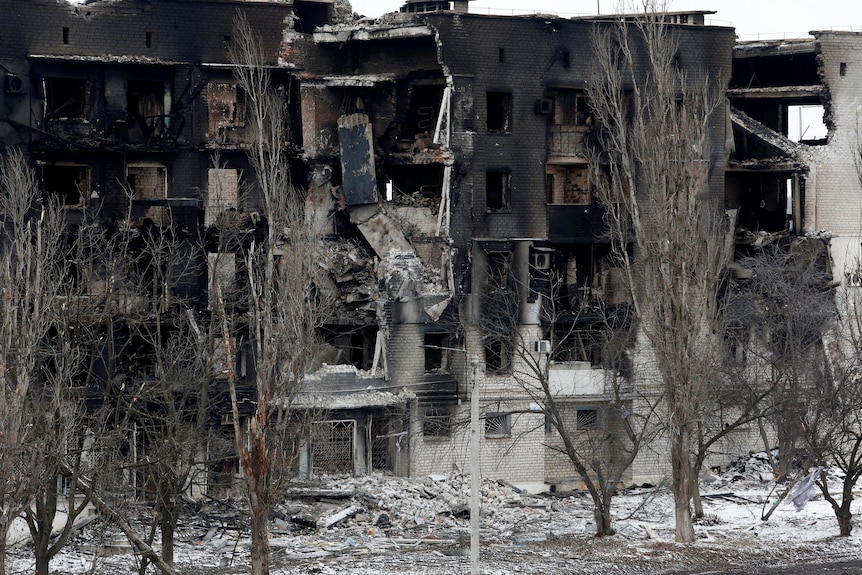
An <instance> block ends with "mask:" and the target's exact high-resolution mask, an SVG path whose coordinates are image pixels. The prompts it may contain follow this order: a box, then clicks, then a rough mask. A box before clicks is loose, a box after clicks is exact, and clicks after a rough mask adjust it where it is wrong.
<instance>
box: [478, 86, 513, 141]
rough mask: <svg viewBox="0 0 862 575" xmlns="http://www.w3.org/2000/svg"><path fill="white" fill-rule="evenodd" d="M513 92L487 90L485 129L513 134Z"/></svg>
mask: <svg viewBox="0 0 862 575" xmlns="http://www.w3.org/2000/svg"><path fill="white" fill-rule="evenodd" d="M513 104H514V102H513V98H512V92H504V91H500V90H488V91H487V92H485V129H486V130H487V132H488V133H489V134H511V133H512V120H513V118H514V113H513V110H514V105H513Z"/></svg>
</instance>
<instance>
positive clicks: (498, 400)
mask: <svg viewBox="0 0 862 575" xmlns="http://www.w3.org/2000/svg"><path fill="white" fill-rule="evenodd" d="M4 4H6V6H5V11H6V13H8V14H9V15H10V16H9V18H7V19H6V20H5V21H4V26H10V27H14V28H16V29H18V30H22V31H25V33H24V35H23V39H22V41H21V42H20V43H17V44H14V45H13V44H10V43H9V42H4V43H3V44H2V53H0V57H2V59H0V64H2V66H3V68H4V74H5V80H4V82H5V83H4V90H3V94H2V101H3V105H4V112H3V120H4V121H3V122H2V123H0V141H2V143H3V144H4V145H19V146H23V147H25V148H26V150H27V151H28V154H29V156H30V158H31V159H32V161H33V163H34V165H36V166H37V167H38V170H39V177H40V179H41V183H42V185H43V186H44V189H45V192H46V193H47V194H51V195H53V196H55V197H59V198H60V199H61V201H62V202H63V204H64V205H65V206H66V207H67V214H68V217H69V219H70V221H73V222H74V221H77V222H79V223H80V222H99V223H100V225H103V226H106V227H109V228H111V229H112V230H116V231H117V233H127V234H132V235H134V236H135V237H141V238H151V237H158V238H170V240H171V242H172V244H171V245H178V246H180V248H181V249H180V250H179V251H180V253H182V254H185V255H184V258H185V259H186V260H187V261H189V262H193V263H194V265H191V264H190V265H187V266H168V268H169V269H168V270H167V271H165V273H164V276H165V278H167V280H165V281H164V282H162V283H163V284H164V285H165V286H169V287H168V288H166V289H164V290H162V291H163V292H164V293H165V297H166V298H168V299H170V300H171V301H180V300H182V301H185V302H192V303H193V307H194V309H195V310H200V314H199V315H200V317H204V316H205V315H206V311H207V309H208V308H209V307H210V306H211V304H212V297H213V294H211V293H209V290H208V285H209V282H210V280H211V279H213V277H214V276H218V277H219V278H230V277H237V278H238V277H240V276H241V275H242V272H243V270H242V269H241V268H242V265H243V258H241V257H228V258H224V257H219V245H221V244H223V242H225V241H228V242H233V243H232V244H231V245H235V249H236V253H237V256H239V255H241V254H242V252H243V250H244V249H247V245H246V244H245V243H244V242H248V241H251V240H253V239H254V238H255V237H257V236H258V235H259V234H260V233H262V230H263V229H264V227H265V222H266V214H265V213H263V210H262V208H261V204H260V202H261V199H260V193H259V191H258V190H257V188H256V184H255V176H254V170H253V169H252V168H251V165H250V163H249V160H248V159H247V153H246V152H247V148H248V144H249V141H248V138H250V137H251V136H252V134H251V133H250V131H249V128H248V127H247V125H246V121H245V116H246V114H245V108H246V101H245V100H246V95H245V94H244V93H243V91H242V90H241V89H240V88H239V87H238V85H237V82H236V79H235V78H234V76H233V73H232V69H231V65H230V61H229V58H228V53H229V51H230V48H231V46H232V45H233V43H234V42H235V38H234V37H233V34H234V32H233V28H232V21H233V17H234V14H235V13H236V10H237V9H238V8H241V9H242V10H243V11H245V13H246V14H247V17H248V19H249V21H250V22H251V24H252V27H253V28H254V29H255V30H256V31H257V32H258V33H259V35H260V37H261V38H262V39H263V41H264V49H265V50H266V53H267V54H271V61H270V63H269V68H270V70H271V72H272V78H273V83H274V86H273V88H274V89H275V90H277V91H278V93H279V94H282V95H283V96H284V98H285V101H286V102H287V106H288V112H289V119H288V122H287V125H286V126H285V131H286V135H287V141H288V142H289V153H290V157H291V165H292V173H293V181H294V182H295V183H296V184H297V185H300V186H302V187H305V188H306V189H307V193H308V197H309V199H310V200H311V201H313V202H315V203H316V204H317V205H320V206H325V208H326V209H325V210H323V212H324V214H325V215H324V216H321V218H320V221H317V222H315V226H317V228H318V229H320V230H321V237H320V246H321V250H322V252H321V253H322V256H321V258H320V265H321V267H322V268H323V269H325V271H326V273H327V278H328V279H327V285H326V286H322V287H325V289H326V290H327V292H328V293H330V294H332V295H333V297H334V299H335V305H334V306H333V309H332V311H331V313H329V314H328V315H327V318H326V320H325V322H324V324H323V325H322V326H321V329H320V339H321V341H322V342H323V346H322V349H321V351H320V353H318V354H317V357H316V363H315V365H314V368H313V370H312V372H311V373H309V375H308V377H307V378H306V381H305V382H304V384H303V388H302V390H301V393H300V394H299V396H298V398H297V399H296V404H295V405H296V407H298V408H300V409H308V410H316V412H317V413H319V414H320V415H319V417H318V418H317V421H316V423H315V425H314V426H313V429H312V432H311V433H310V436H309V437H308V439H307V441H305V442H304V446H303V448H302V453H301V456H300V459H299V462H298V471H299V472H301V473H305V474H315V473H322V472H348V473H368V472H371V471H387V472H393V473H396V474H400V475H423V474H428V473H432V472H438V471H448V470H451V469H453V468H460V469H466V468H468V467H469V461H468V451H469V450H468V448H467V444H468V440H469V436H470V430H469V424H468V420H469V417H468V413H469V397H470V391H471V386H472V385H474V384H475V385H478V386H479V389H480V393H481V405H480V410H481V419H480V423H479V425H480V431H481V441H482V472H483V473H485V474H487V475H490V476H494V477H496V478H500V479H504V480H508V481H511V482H514V483H518V484H523V485H529V486H531V487H532V488H537V489H541V488H544V487H545V486H546V483H550V484H553V485H571V484H574V483H577V478H576V476H575V474H574V473H573V471H572V470H571V464H570V463H568V462H566V461H565V460H563V459H561V458H560V456H559V454H558V453H557V452H556V451H555V449H554V445H555V442H557V441H559V440H558V438H557V437H556V435H555V433H554V432H553V430H552V429H551V427H550V426H549V425H548V424H547V422H546V418H545V409H544V406H543V405H542V403H541V401H538V400H537V399H536V397H535V395H534V394H532V393H531V392H530V390H529V385H530V384H529V383H525V382H524V380H523V379H522V378H521V377H520V376H519V374H520V373H522V372H523V369H521V367H522V366H523V364H524V363H525V361H527V360H528V359H529V358H530V357H533V356H539V357H549V359H550V372H549V384H550V387H551V389H552V392H553V393H554V395H555V397H557V398H558V403H559V404H560V405H562V406H563V410H564V411H565V417H567V418H569V419H571V420H572V421H573V422H575V425H576V427H577V429H579V430H583V431H584V432H585V433H587V432H592V431H595V430H599V431H602V432H604V431H605V430H607V432H608V433H614V432H616V431H618V430H617V429H616V424H615V423H614V421H613V417H612V416H611V415H610V411H609V410H608V406H609V401H610V397H611V395H612V394H613V391H614V388H613V387H612V386H613V385H614V383H613V382H614V381H619V380H620V379H622V380H624V381H625V385H624V386H623V391H624V395H625V394H626V393H628V394H629V395H628V396H626V398H627V399H625V401H627V403H626V405H627V409H632V410H636V409H638V408H639V406H638V404H637V402H636V399H635V395H636V394H634V393H633V386H634V385H635V384H636V383H637V379H638V378H637V376H636V372H637V370H636V369H635V368H634V364H635V363H636V358H635V356H634V351H633V340H632V337H631V333H630V330H631V327H632V326H631V319H630V315H631V314H630V313H629V310H628V301H627V296H626V293H627V292H626V290H625V289H624V286H623V284H622V279H621V277H620V271H619V270H617V269H615V267H614V266H613V265H612V258H611V257H610V246H609V244H608V243H607V241H606V240H605V239H604V237H603V211H602V208H601V206H600V205H599V203H598V201H597V199H596V198H595V197H594V194H593V192H592V190H591V185H590V163H589V161H588V158H587V153H586V145H587V144H586V143H585V142H588V141H590V137H591V134H593V131H594V130H595V129H596V126H595V124H594V122H593V119H592V118H591V115H590V111H589V106H588V103H587V101H586V98H585V96H586V92H585V89H586V81H587V77H588V74H589V71H590V65H591V64H590V61H591V30H593V28H594V27H595V26H597V25H598V26H605V25H607V26H610V25H613V23H612V22H611V21H607V22H602V21H594V20H589V19H563V18H557V17H550V16H541V15H537V16H529V17H500V16H485V15H476V14H469V13H467V11H466V2H455V6H454V8H455V9H454V10H452V11H450V10H449V8H450V4H449V3H448V2H433V3H429V2H408V3H407V4H406V5H405V6H404V9H403V10H402V11H401V12H400V13H394V14H390V15H387V16H385V17H383V18H381V19H379V20H377V21H373V22H371V21H364V20H363V21H358V22H350V23H341V24H337V23H334V22H335V21H336V19H338V18H339V16H338V14H339V11H346V10H344V7H343V6H339V5H337V4H333V3H331V2H327V1H319V0H296V1H295V2H293V3H290V2H275V1H273V2H259V1H254V2H252V1H248V2H244V1H241V0H152V1H150V2H141V1H136V0H114V1H111V0H103V1H97V2H91V3H86V4H83V5H79V6H72V5H70V4H67V3H66V2H64V1H62V0H56V1H54V0H51V1H49V0H27V1H15V2H9V1H8V0H7V1H6V2H4ZM37 13H38V14H37ZM703 15H704V13H703V12H693V13H679V14H674V15H672V17H673V19H674V20H673V21H674V30H675V33H677V34H678V38H679V42H680V56H679V63H680V65H681V66H682V67H683V68H689V67H690V68H691V69H706V70H707V71H709V72H710V74H711V75H713V76H715V77H720V75H721V74H720V72H721V71H726V70H728V69H730V59H731V53H732V46H733V41H734V34H733V30H731V29H728V28H717V27H709V26H704V25H703ZM4 37H9V36H4ZM512 39H518V41H517V42H513V41H512ZM843 74H844V68H842V76H840V77H843ZM738 109H740V110H746V108H744V107H743V106H741V105H740V106H739V107H738ZM746 113H747V115H748V117H750V118H755V117H756V116H757V113H756V110H748V111H747V112H746ZM741 117H742V112H740V113H737V112H736V111H734V112H733V114H732V115H731V118H733V119H734V129H735V130H737V131H738V129H739V126H740V125H741V124H740V123H739V122H737V121H736V120H737V118H741ZM751 122H752V123H753V122H754V120H751ZM779 128H780V125H776V130H775V131H780V129H779ZM729 129H730V127H729V126H725V125H715V126H714V127H713V130H714V133H713V134H712V135H713V137H712V138H711V141H712V142H713V144H714V146H715V148H716V150H715V153H714V154H713V157H714V158H717V161H716V165H715V166H713V167H712V170H711V172H710V173H711V178H712V179H711V180H710V183H711V186H712V187H711V191H712V192H714V193H715V195H716V196H718V197H720V195H721V192H722V191H723V187H724V182H725V165H724V158H725V157H726V156H727V150H725V148H724V145H725V144H724V142H725V135H726V133H727V131H729ZM757 145H762V146H765V145H766V143H764V142H761V140H757ZM794 145H795V144H794ZM788 146H791V147H792V145H791V144H788ZM769 149H770V150H771V149H772V148H769ZM739 151H740V146H739V144H738V145H737V153H739ZM788 165H789V166H791V167H788V168H787V169H786V170H785V172H784V174H789V175H786V180H787V181H791V182H796V184H794V185H799V186H801V185H802V183H801V182H802V180H801V179H800V178H801V176H802V175H803V174H804V175H805V176H806V177H807V178H808V180H806V181H808V182H810V178H811V171H810V170H809V171H807V172H806V171H805V170H804V169H803V168H802V167H799V168H795V167H793V166H795V164H793V163H792V162H791V163H790V164H788ZM773 167H774V166H773ZM752 173H756V174H757V175H762V174H761V173H760V172H757V170H754V169H751V170H748V171H746V169H745V168H744V167H743V166H742V165H738V166H736V167H734V168H733V169H732V170H731V171H729V172H728V174H727V176H726V178H727V182H728V186H729V188H730V187H731V184H732V183H733V182H738V181H741V180H743V179H744V178H745V177H747V176H748V175H750V174H752ZM796 174H799V175H800V177H799V178H796ZM782 177H785V176H782ZM794 178H796V179H794ZM797 180H798V181H797ZM756 181H757V182H759V183H758V184H757V185H758V186H760V187H765V186H766V184H765V183H763V178H761V179H759V180H756ZM736 187H737V188H740V189H741V188H743V187H744V185H743V184H742V183H740V184H738V185H737V186H736ZM746 189H747V188H746ZM806 189H810V184H809V185H808V186H807V188H806ZM759 193H760V192H759ZM743 196H744V198H743ZM782 197H784V196H782ZM728 198H729V199H728V202H731V203H732V202H734V201H735V202H737V203H739V202H742V203H746V205H749V204H750V207H751V208H752V209H755V210H757V209H759V210H763V209H764V208H763V207H762V206H761V204H763V206H766V205H767V203H764V202H761V201H759V200H757V201H755V200H753V199H751V198H749V197H748V196H747V195H746V194H743V193H742V192H738V193H736V195H735V196H734V195H733V193H732V192H729V193H728ZM733 198H736V199H733ZM783 201H784V202H785V203H784V204H782V205H786V200H783ZM770 205H771V204H770ZM800 205H801V208H800V209H801V210H804V209H811V207H812V204H811V200H810V198H809V200H808V201H807V202H803V203H802V204H800ZM775 209H776V210H778V211H779V212H780V211H781V210H782V209H784V208H775ZM794 213H795V212H794ZM800 213H801V212H800ZM775 218H776V222H777V223H775V224H774V225H775V226H780V225H787V224H786V222H787V221H788V219H787V216H786V213H780V214H778V215H776V216H775ZM779 220H780V221H779ZM740 221H742V219H740ZM770 225H772V224H770ZM805 225H807V224H806V223H805V222H804V221H803V220H800V223H799V224H798V227H797V228H796V229H803V226H805ZM750 229H756V227H755V226H754V225H751V226H750ZM172 270H173V271H175V274H174V275H171V273H169V272H172ZM168 280H171V281H168ZM104 285H105V282H104V281H101V282H100V281H96V282H95V284H94V286H93V289H94V290H98V289H100V286H104ZM132 303H133V302H132ZM168 303H169V302H166V305H167V304H168ZM235 311H236V312H238V313H242V309H241V307H238V308H236V310H235ZM200 321H201V325H203V323H204V322H203V320H200ZM120 339H122V336H121V337H120ZM126 339H128V340H131V339H132V338H131V337H127V338H126ZM122 347H123V349H124V350H125V352H124V353H122V354H120V356H118V357H119V358H120V359H118V362H115V363H119V367H113V370H114V371H113V372H111V373H109V369H108V367H107V365H108V364H109V363H110V362H108V361H105V364H106V367H105V369H104V370H103V371H104V373H101V374H99V377H100V378H101V379H102V380H104V381H108V380H110V379H111V378H112V377H114V376H115V372H122V377H125V378H130V377H131V378H139V379H146V378H148V377H154V376H155V375H156V374H154V367H153V365H152V361H151V357H150V356H151V355H152V354H151V353H150V352H148V351H147V350H146V349H145V347H146V346H145V345H144V344H143V343H142V342H137V341H129V342H124V343H123V346H122ZM230 361H232V362H233V363H234V365H235V368H236V371H237V373H238V374H239V376H240V377H251V375H252V369H253V366H250V365H248V363H249V362H248V355H247V354H246V353H244V351H243V350H242V349H240V350H239V351H238V352H237V357H236V358H230ZM245 399H246V400H247V401H248V402H252V401H253V397H251V396H247V397H245ZM222 408H224V410H225V411H226V406H225V405H224V404H222ZM229 419H230V418H229V417H224V418H222V417H220V414H218V413H217V414H215V423H214V425H213V428H212V430H211V431H212V434H213V435H214V436H215V435H219V434H228V433H229V428H228V427H222V426H221V425H220V423H221V422H222V421H223V422H225V423H229ZM658 459H659V457H658V456H657V455H655V453H654V452H652V451H649V452H647V451H645V452H644V455H643V456H642V457H641V458H639V459H638V460H637V461H636V462H635V465H634V466H633V467H632V468H631V470H630V472H629V475H628V476H627V477H626V481H636V482H644V481H655V480H657V479H658V478H659V477H661V476H662V475H663V474H664V470H663V468H662V467H661V466H660V465H659V464H658V463H657V461H658ZM230 469H231V463H230V462H227V463H226V465H225V466H224V469H221V468H220V469H218V470H216V471H219V472H222V473H216V474H214V475H217V476H220V475H223V472H227V471H230Z"/></svg>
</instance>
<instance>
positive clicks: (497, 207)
mask: <svg viewBox="0 0 862 575" xmlns="http://www.w3.org/2000/svg"><path fill="white" fill-rule="evenodd" d="M511 188H512V172H510V171H508V170H488V171H487V172H485V208H486V210H487V211H489V212H508V211H509V209H510V206H509V202H510V195H511Z"/></svg>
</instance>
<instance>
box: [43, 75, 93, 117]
mask: <svg viewBox="0 0 862 575" xmlns="http://www.w3.org/2000/svg"><path fill="white" fill-rule="evenodd" d="M44 85H45V120H46V121H48V120H58V119H61V118H72V119H85V118H86V114H87V93H88V88H87V81H86V80H83V79H79V78H45V80H44Z"/></svg>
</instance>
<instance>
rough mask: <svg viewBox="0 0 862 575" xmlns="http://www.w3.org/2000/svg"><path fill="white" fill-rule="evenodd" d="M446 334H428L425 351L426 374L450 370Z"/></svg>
mask: <svg viewBox="0 0 862 575" xmlns="http://www.w3.org/2000/svg"><path fill="white" fill-rule="evenodd" d="M448 340H449V338H448V334H446V333H426V334H425V335H424V344H423V346H422V347H423V349H424V350H425V373H436V372H445V371H448V368H449V350H448V349H446V348H447V347H448V346H447V343H448Z"/></svg>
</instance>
